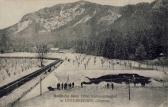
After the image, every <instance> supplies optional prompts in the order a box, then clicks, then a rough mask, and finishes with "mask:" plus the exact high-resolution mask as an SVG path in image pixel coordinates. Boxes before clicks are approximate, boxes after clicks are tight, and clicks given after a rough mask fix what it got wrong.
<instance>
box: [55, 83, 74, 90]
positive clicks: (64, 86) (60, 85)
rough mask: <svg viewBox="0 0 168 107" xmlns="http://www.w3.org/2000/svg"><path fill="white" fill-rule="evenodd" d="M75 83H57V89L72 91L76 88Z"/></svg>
mask: <svg viewBox="0 0 168 107" xmlns="http://www.w3.org/2000/svg"><path fill="white" fill-rule="evenodd" d="M74 86H75V83H74V82H72V83H57V89H58V90H67V89H71V88H74Z"/></svg>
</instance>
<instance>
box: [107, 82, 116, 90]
mask: <svg viewBox="0 0 168 107" xmlns="http://www.w3.org/2000/svg"><path fill="white" fill-rule="evenodd" d="M106 87H107V88H112V89H114V84H113V83H111V84H109V83H107V85H106Z"/></svg>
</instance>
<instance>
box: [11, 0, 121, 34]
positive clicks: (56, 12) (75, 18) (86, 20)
mask: <svg viewBox="0 0 168 107" xmlns="http://www.w3.org/2000/svg"><path fill="white" fill-rule="evenodd" d="M118 9H119V8H117V7H115V8H114V7H112V6H104V5H99V4H95V3H90V2H86V1H79V2H75V3H69V4H58V5H55V6H53V7H50V8H44V9H41V10H39V11H37V12H34V13H30V14H27V15H25V16H23V18H22V19H21V21H19V22H18V23H17V24H16V25H14V26H12V27H10V28H9V29H8V30H9V31H10V32H12V33H13V34H14V35H18V36H19V35H22V33H23V32H24V33H23V34H24V35H25V32H26V33H28V32H29V33H31V32H33V33H34V32H36V33H46V32H57V31H59V30H60V29H61V30H66V29H76V28H80V27H81V26H87V27H86V28H83V27H82V29H87V28H89V29H91V28H94V29H95V30H97V31H98V32H99V31H100V30H101V31H103V30H104V29H106V28H108V27H109V25H111V24H113V23H114V22H115V21H116V20H117V19H118V18H120V17H121V16H122V15H121V14H120V13H119V12H118Z"/></svg>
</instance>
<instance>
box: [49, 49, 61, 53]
mask: <svg viewBox="0 0 168 107" xmlns="http://www.w3.org/2000/svg"><path fill="white" fill-rule="evenodd" d="M50 52H60V49H59V48H50Z"/></svg>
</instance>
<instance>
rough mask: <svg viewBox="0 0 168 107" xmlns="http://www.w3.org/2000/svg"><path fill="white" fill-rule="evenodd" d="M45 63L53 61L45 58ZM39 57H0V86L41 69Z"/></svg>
mask: <svg viewBox="0 0 168 107" xmlns="http://www.w3.org/2000/svg"><path fill="white" fill-rule="evenodd" d="M44 62H45V64H48V63H51V61H50V60H48V61H47V60H45V61H44ZM39 65H40V63H39V61H38V60H37V59H26V58H0V87H1V86H4V85H6V84H8V83H10V82H12V81H14V80H17V79H19V78H21V77H23V76H25V75H28V74H30V73H32V72H34V71H35V70H37V69H39V68H40V67H39Z"/></svg>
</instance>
